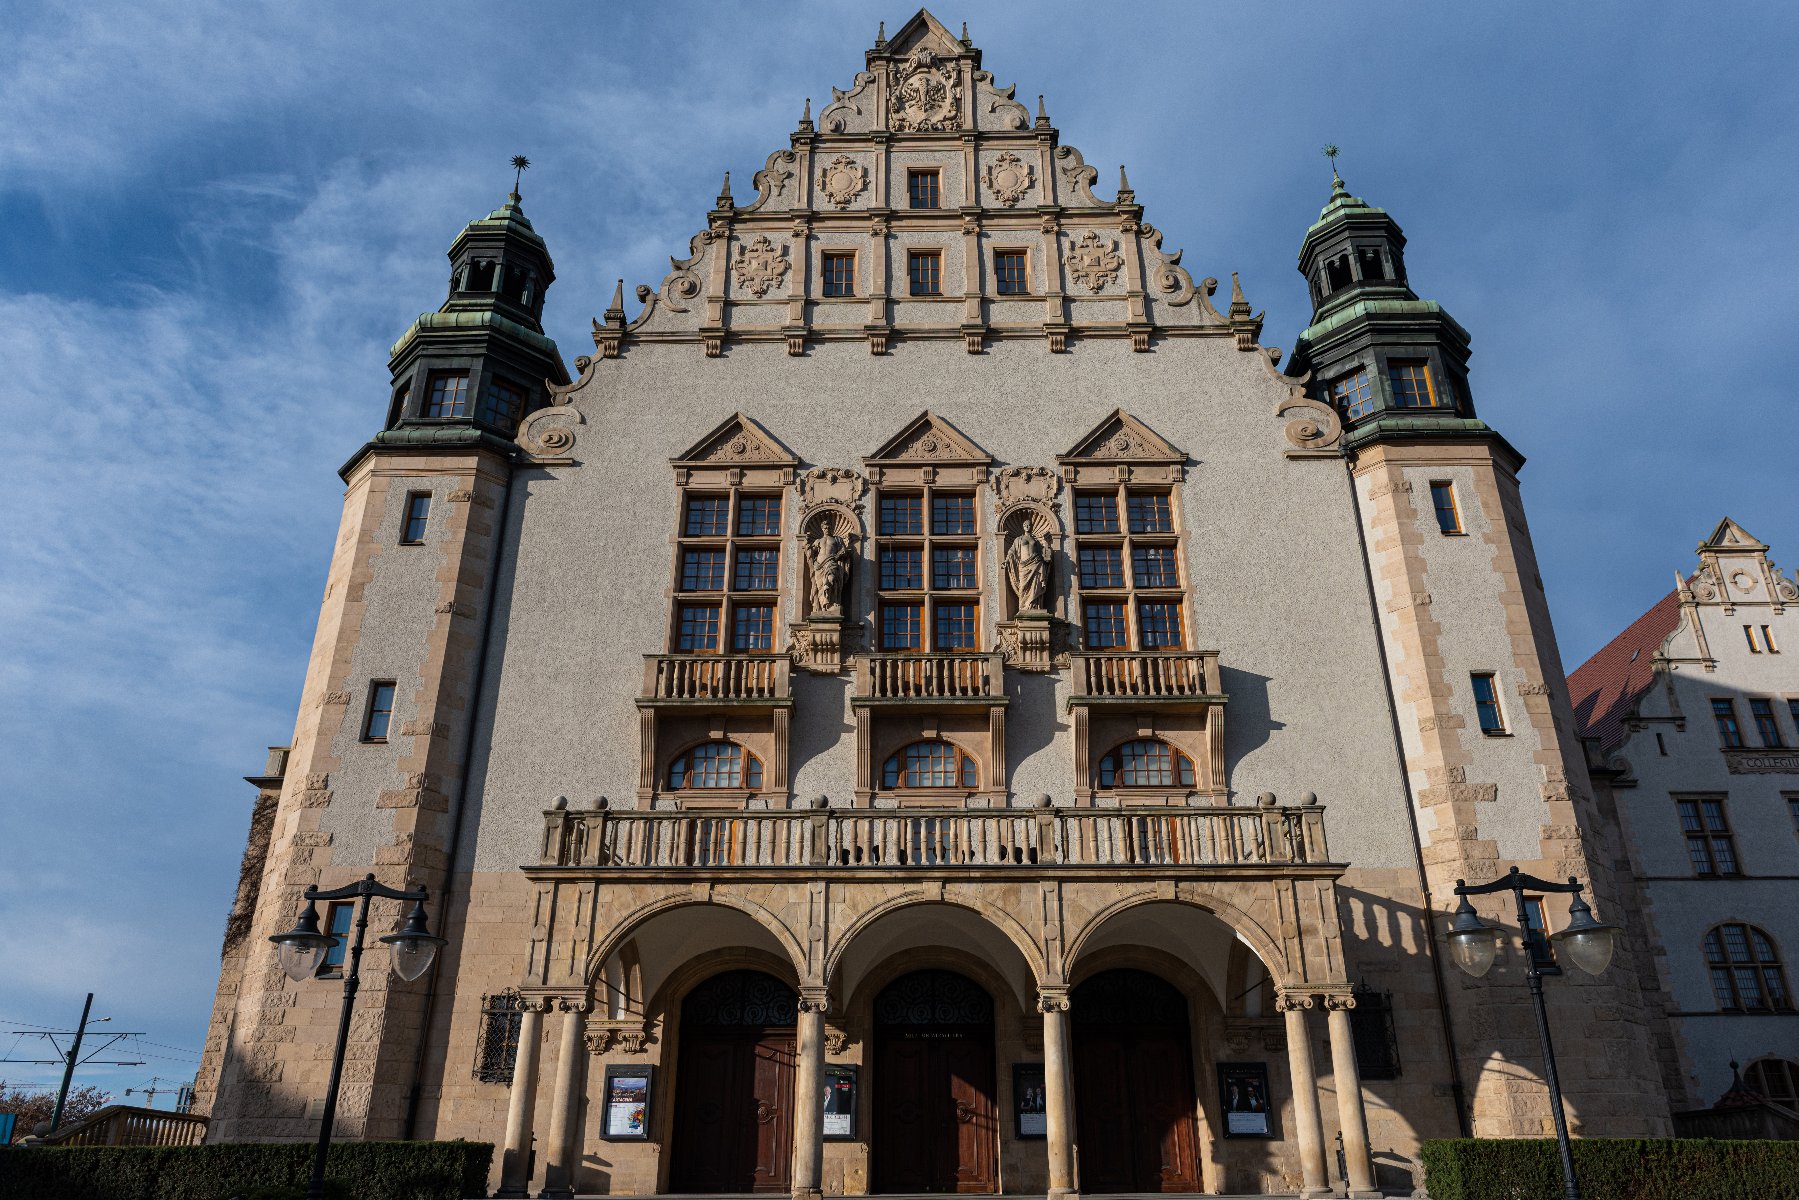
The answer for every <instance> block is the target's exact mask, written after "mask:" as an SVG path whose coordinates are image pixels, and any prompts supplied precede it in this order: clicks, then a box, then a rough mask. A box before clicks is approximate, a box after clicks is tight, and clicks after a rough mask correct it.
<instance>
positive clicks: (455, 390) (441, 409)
mask: <svg viewBox="0 0 1799 1200" xmlns="http://www.w3.org/2000/svg"><path fill="white" fill-rule="evenodd" d="M419 415H420V416H424V417H430V418H434V419H438V420H454V419H456V418H458V417H466V416H468V372H467V371H433V372H431V377H430V380H429V382H428V383H427V384H426V390H425V411H424V412H423V413H421V414H419Z"/></svg>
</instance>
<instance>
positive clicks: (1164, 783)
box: [1094, 734, 1199, 799]
mask: <svg viewBox="0 0 1799 1200" xmlns="http://www.w3.org/2000/svg"><path fill="white" fill-rule="evenodd" d="M1127 752H1129V756H1128V764H1127ZM1146 756H1147V759H1148V760H1152V761H1149V762H1147V763H1146V762H1145V761H1144V760H1145V758H1146ZM1160 760H1166V777H1165V778H1164V777H1162V775H1163V772H1162V771H1161V770H1160V769H1159V768H1160V767H1161V766H1162V765H1163V764H1162V762H1161V761H1160ZM1146 766H1147V767H1148V768H1149V769H1155V770H1156V775H1157V777H1156V778H1145V777H1144V774H1143V773H1144V771H1145V769H1146ZM1127 772H1128V773H1130V774H1131V775H1133V777H1132V778H1128V779H1127V778H1125V776H1126V774H1127ZM1198 778H1199V769H1198V768H1197V767H1196V766H1194V763H1193V756H1192V755H1190V754H1188V753H1187V752H1186V751H1185V750H1182V749H1181V748H1180V747H1179V746H1176V745H1175V744H1174V743H1172V742H1170V741H1168V740H1167V739H1165V738H1159V737H1155V736H1154V735H1146V734H1139V735H1138V736H1135V737H1132V738H1130V739H1129V740H1127V741H1123V742H1120V743H1118V744H1117V745H1115V746H1113V747H1112V748H1111V749H1110V750H1107V751H1106V752H1105V753H1104V754H1101V755H1100V756H1099V759H1098V762H1097V765H1096V766H1095V768H1094V781H1095V788H1096V790H1098V791H1101V792H1107V793H1118V794H1119V795H1120V798H1121V799H1126V798H1128V797H1130V796H1131V795H1132V794H1137V795H1144V794H1151V793H1153V794H1157V795H1160V794H1164V793H1178V794H1180V795H1183V796H1184V795H1186V794H1187V793H1188V792H1191V791H1193V790H1194V788H1196V787H1197V786H1198Z"/></svg>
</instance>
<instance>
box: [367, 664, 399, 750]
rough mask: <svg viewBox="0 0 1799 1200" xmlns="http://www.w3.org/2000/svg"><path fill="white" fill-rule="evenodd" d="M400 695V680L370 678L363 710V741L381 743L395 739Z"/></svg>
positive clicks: (371, 743)
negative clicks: (395, 708)
mask: <svg viewBox="0 0 1799 1200" xmlns="http://www.w3.org/2000/svg"><path fill="white" fill-rule="evenodd" d="M399 695H400V685H399V683H398V681H396V680H392V679H371V680H369V694H368V701H367V703H366V704H365V705H364V707H363V710H362V741H364V742H365V743H368V744H370V745H380V744H382V743H384V742H389V741H392V740H393V724H394V705H395V704H396V703H397V702H398V700H399ZM384 701H385V703H384Z"/></svg>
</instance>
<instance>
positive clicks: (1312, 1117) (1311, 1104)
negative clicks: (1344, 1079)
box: [1277, 992, 1331, 1200]
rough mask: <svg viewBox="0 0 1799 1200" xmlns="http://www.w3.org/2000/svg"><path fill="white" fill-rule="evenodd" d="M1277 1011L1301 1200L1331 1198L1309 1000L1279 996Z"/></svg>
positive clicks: (1310, 1003) (1306, 998)
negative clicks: (1282, 1020) (1282, 1026)
mask: <svg viewBox="0 0 1799 1200" xmlns="http://www.w3.org/2000/svg"><path fill="white" fill-rule="evenodd" d="M1277 1007H1279V1008H1280V1010H1281V1012H1282V1013H1284V1014H1285V1015H1286V1021H1287V1069H1288V1071H1289V1072H1291V1073H1292V1076H1293V1123H1294V1124H1295V1125H1296V1126H1298V1129H1297V1130H1296V1132H1297V1134H1298V1136H1299V1170H1300V1179H1301V1186H1300V1189H1299V1194H1300V1196H1301V1197H1302V1198H1303V1200H1316V1198H1317V1197H1320V1196H1328V1195H1330V1194H1331V1186H1330V1177H1329V1175H1327V1174H1326V1173H1325V1168H1324V1123H1323V1121H1321V1120H1320V1119H1319V1116H1318V1074H1317V1071H1316V1070H1315V1069H1314V1068H1313V1066H1312V1038H1311V1032H1310V1031H1309V1030H1308V1029H1307V1028H1306V1026H1307V1024H1308V1022H1307V1021H1306V1009H1308V1008H1310V1007H1312V998H1311V997H1310V996H1296V995H1293V994H1292V993H1290V992H1289V993H1283V994H1282V995H1281V998H1280V1000H1279V1002H1278V1005H1277Z"/></svg>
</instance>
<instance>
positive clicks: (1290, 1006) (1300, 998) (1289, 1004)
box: [1274, 992, 1316, 1013]
mask: <svg viewBox="0 0 1799 1200" xmlns="http://www.w3.org/2000/svg"><path fill="white" fill-rule="evenodd" d="M1315 1003H1316V1001H1315V1000H1314V999H1313V998H1312V997H1311V996H1308V995H1306V994H1305V993H1304V992H1282V993H1281V994H1280V995H1279V996H1277V997H1275V1000H1274V1007H1275V1008H1276V1009H1277V1010H1278V1011H1280V1012H1284V1013H1286V1012H1301V1011H1303V1010H1305V1009H1308V1008H1311V1007H1312V1006H1313V1004H1315Z"/></svg>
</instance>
